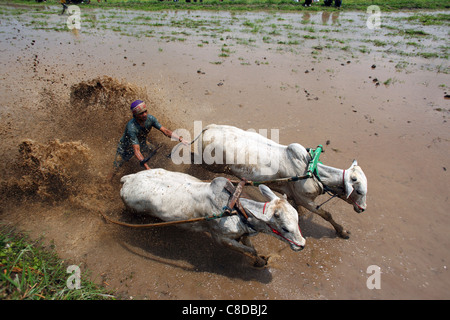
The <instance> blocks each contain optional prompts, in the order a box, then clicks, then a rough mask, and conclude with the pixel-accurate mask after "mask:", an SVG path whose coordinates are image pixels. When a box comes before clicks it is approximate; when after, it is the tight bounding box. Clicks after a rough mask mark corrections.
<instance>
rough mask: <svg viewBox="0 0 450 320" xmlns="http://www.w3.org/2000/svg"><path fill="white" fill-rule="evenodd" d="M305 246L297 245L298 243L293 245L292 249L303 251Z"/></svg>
mask: <svg viewBox="0 0 450 320" xmlns="http://www.w3.org/2000/svg"><path fill="white" fill-rule="evenodd" d="M304 248H305V246H304V245H303V246H297V245H291V249H292V250H294V251H296V252H298V251H302V250H303V249H304Z"/></svg>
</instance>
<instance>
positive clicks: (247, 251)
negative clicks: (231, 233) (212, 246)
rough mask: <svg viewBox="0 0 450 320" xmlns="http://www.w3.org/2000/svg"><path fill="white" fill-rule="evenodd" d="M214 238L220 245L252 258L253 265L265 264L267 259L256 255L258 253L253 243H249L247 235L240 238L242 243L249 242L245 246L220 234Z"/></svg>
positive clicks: (262, 265)
mask: <svg viewBox="0 0 450 320" xmlns="http://www.w3.org/2000/svg"><path fill="white" fill-rule="evenodd" d="M214 239H215V240H216V241H217V242H218V243H219V244H221V245H223V246H225V247H228V248H230V249H231V250H234V251H237V252H240V253H241V254H243V255H245V256H248V257H250V258H252V259H253V261H254V262H253V265H254V266H255V267H264V266H265V265H266V264H267V261H266V260H265V259H264V258H262V257H260V256H258V253H257V252H256V250H255V248H253V245H252V244H251V242H250V240H249V239H248V238H247V237H243V238H242V240H243V242H244V243H247V244H248V243H249V242H250V246H247V245H245V244H241V243H239V241H236V240H234V239H230V238H225V237H220V236H214Z"/></svg>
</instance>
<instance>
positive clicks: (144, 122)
mask: <svg viewBox="0 0 450 320" xmlns="http://www.w3.org/2000/svg"><path fill="white" fill-rule="evenodd" d="M130 110H131V112H132V114H133V119H131V120H130V121H128V123H127V125H126V127H125V132H124V134H123V136H122V138H121V139H120V141H119V145H118V147H117V152H116V157H115V159H114V169H113V172H112V173H111V174H110V175H109V179H110V180H111V179H112V177H113V176H114V174H115V173H116V171H117V169H118V168H120V167H121V166H122V165H123V164H124V163H125V162H127V161H129V160H130V159H131V158H132V157H133V156H135V157H136V158H137V159H138V160H139V161H140V162H142V161H143V160H144V156H143V155H142V153H143V152H144V153H150V148H149V147H148V145H147V136H148V134H149V133H150V130H151V129H152V127H155V128H156V129H158V130H159V131H161V132H162V133H163V134H164V135H166V136H167V137H169V138H174V139H177V140H178V141H180V142H181V143H183V144H184V145H189V143H188V142H187V141H185V140H183V137H180V136H178V135H176V134H174V133H173V132H172V131H171V130H169V129H167V128H165V127H163V126H162V125H161V124H160V123H159V122H158V120H156V118H155V117H154V116H152V115H149V114H148V113H147V106H146V105H145V102H144V101H142V100H136V101H134V102H133V103H132V104H131V107H130ZM141 165H142V166H143V167H145V169H147V170H149V169H150V167H149V166H148V164H147V163H143V164H141Z"/></svg>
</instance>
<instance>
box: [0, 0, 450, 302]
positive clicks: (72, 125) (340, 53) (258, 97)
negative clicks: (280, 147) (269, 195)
mask: <svg viewBox="0 0 450 320" xmlns="http://www.w3.org/2000/svg"><path fill="white" fill-rule="evenodd" d="M1 8H2V10H3V13H4V19H3V18H2V23H1V24H0V31H1V32H0V50H1V53H2V54H1V55H0V66H1V69H2V73H1V77H2V82H1V85H0V97H1V108H0V122H1V129H0V136H1V140H0V141H1V152H2V160H3V161H2V162H1V166H0V170H1V189H2V197H1V211H0V221H1V223H3V224H11V225H14V226H16V227H17V228H18V229H20V230H22V231H25V232H27V233H29V234H30V235H31V236H32V237H35V238H39V237H41V236H43V237H44V239H46V241H48V243H52V244H53V245H54V246H55V248H56V251H57V253H58V254H59V255H60V256H61V257H62V258H63V259H64V260H66V261H67V262H68V263H70V264H76V265H79V266H81V267H82V269H83V270H88V271H89V274H90V278H91V279H92V280H93V281H95V282H97V283H99V284H102V285H104V286H106V287H107V288H110V289H112V290H114V291H115V292H116V296H117V297H119V298H122V299H129V298H135V299H448V298H450V296H449V290H448V287H449V285H450V275H449V271H448V265H449V255H448V249H447V248H448V247H449V246H450V237H449V225H450V216H449V213H448V210H447V209H448V201H449V191H448V190H449V189H448V185H449V177H448V168H450V163H449V150H450V148H449V142H450V140H449V139H450V135H449V133H450V130H449V123H448V116H449V109H450V106H449V103H450V102H449V101H450V100H448V99H445V96H446V95H448V93H449V91H450V83H449V76H448V73H449V72H450V70H449V67H448V57H447V56H446V55H447V51H446V50H447V49H446V48H448V47H449V43H448V30H449V29H448V25H431V26H430V25H427V26H422V25H420V24H418V23H417V21H415V20H401V19H400V18H402V17H410V16H413V15H415V13H401V14H390V15H389V16H386V17H385V20H384V21H385V24H384V25H383V27H382V28H381V29H380V30H369V29H367V27H366V25H365V19H366V18H367V17H365V16H364V15H363V14H361V13H351V12H341V13H340V14H339V15H337V14H335V15H334V17H333V16H328V17H327V15H326V14H322V13H314V14H310V15H307V14H293V13H286V14H283V13H276V14H272V13H254V12H253V13H248V14H247V13H239V14H230V13H225V12H224V13H208V12H192V13H191V12H187V11H186V12H184V11H180V12H159V13H148V12H146V13H145V14H144V13H140V12H135V11H123V12H121V11H114V10H104V11H100V10H89V11H88V10H87V9H84V8H83V10H85V12H86V16H85V17H84V19H85V22H84V23H83V24H82V29H81V30H79V31H78V32H73V31H70V30H68V29H67V27H65V25H64V23H65V20H66V19H67V17H68V16H67V15H65V16H59V15H58V14H57V13H59V11H60V9H59V7H48V8H47V10H53V11H54V12H55V13H54V14H48V13H47V14H44V13H42V12H34V13H33V12H28V13H27V12H25V13H24V12H20V13H18V12H17V11H14V10H17V8H12V7H9V6H2V7H1ZM427 14H430V15H433V14H439V13H435V12H432V13H427ZM39 15H42V16H39ZM144 18H145V19H144ZM399 19H400V20H399ZM43 20H45V21H46V24H44V23H43V22H42V21H43ZM39 21H40V22H39ZM130 21H134V22H133V23H125V22H130ZM142 21H147V23H146V24H143V23H140V24H138V22H142ZM148 21H152V22H151V23H150V22H148ZM405 21H407V22H405ZM118 28H119V29H120V30H119V29H118ZM405 30H410V31H408V32H405ZM411 30H413V31H414V30H416V32H415V33H414V32H412V31H411ZM417 30H422V31H423V32H425V34H421V33H420V32H417ZM145 34H146V35H145ZM375 40H377V41H375ZM408 43H409V44H408ZM425 53H427V54H425ZM137 98H140V99H143V100H146V101H147V102H148V105H150V113H151V114H153V115H154V116H155V117H156V118H157V119H158V120H159V121H160V122H161V123H162V124H163V125H164V126H166V127H168V128H170V129H172V130H174V129H185V132H188V133H191V135H192V136H191V138H193V137H194V122H197V123H198V122H199V121H201V122H202V124H203V126H206V125H207V124H209V123H219V124H230V125H235V126H238V127H241V128H243V129H250V128H252V129H255V130H259V129H267V130H269V132H270V129H279V139H280V142H281V143H283V144H289V143H292V142H297V143H300V144H302V145H304V146H305V147H315V146H317V145H318V144H322V145H324V146H325V153H324V154H323V156H322V158H321V160H322V162H323V163H324V164H327V165H330V166H334V167H338V168H342V169H344V168H347V167H349V166H350V164H351V162H352V160H353V159H357V160H358V163H359V165H360V166H361V167H362V169H363V170H364V172H365V174H366V176H367V178H368V184H369V187H368V208H367V211H365V212H364V213H361V214H357V213H355V212H354V211H353V210H352V208H351V206H349V205H348V204H346V203H344V202H343V201H341V200H338V199H333V200H331V201H330V202H328V203H327V204H325V208H326V209H328V210H330V211H331V212H332V213H333V216H334V218H335V220H336V221H338V222H339V223H341V224H343V225H344V227H345V228H346V229H347V230H350V231H351V237H350V239H348V240H344V239H340V238H338V237H336V235H335V232H334V229H332V227H331V225H329V224H328V223H326V222H325V221H323V220H322V219H321V218H320V217H316V216H314V215H313V214H311V213H309V212H307V211H302V212H301V214H302V215H301V221H300V227H301V230H302V233H303V235H304V236H305V237H306V238H307V245H306V247H305V249H304V250H303V251H301V252H293V251H291V250H290V249H289V246H288V245H287V244H285V243H282V242H280V241H278V240H277V239H275V238H273V237H271V236H269V235H258V236H257V237H255V239H254V240H253V241H254V244H255V247H256V248H257V250H258V251H259V252H260V253H261V254H263V255H266V256H270V257H271V259H270V260H269V262H270V263H269V265H268V267H266V268H264V269H255V268H253V267H252V266H251V263H250V262H249V260H248V259H247V258H244V257H242V256H241V255H239V254H237V253H235V252H231V251H229V250H227V249H224V248H222V247H219V246H218V245H216V244H215V243H214V242H212V240H211V238H210V237H209V236H207V235H204V234H192V233H189V232H187V231H185V230H181V229H179V228H176V227H166V228H159V229H147V230H134V229H127V228H123V227H119V226H115V225H111V224H108V223H106V222H105V221H104V220H103V219H102V218H101V216H100V213H99V212H100V211H103V212H107V213H108V214H110V215H112V216H113V217H116V218H120V219H122V220H125V221H133V222H137V223H142V222H146V221H148V220H147V218H146V217H142V216H133V215H131V214H130V213H129V212H126V211H124V207H123V204H122V202H121V200H120V197H119V190H120V183H119V181H118V179H119V176H120V175H123V174H128V173H131V172H136V171H138V170H141V169H140V167H139V164H138V163H137V162H136V161H131V162H130V163H129V164H127V165H125V166H124V168H123V169H122V170H121V172H120V175H119V176H118V177H116V179H115V180H114V181H113V182H112V183H106V182H105V178H106V176H107V174H108V173H109V171H110V170H111V168H112V162H113V158H114V154H115V151H116V147H117V142H118V139H119V138H120V136H121V135H122V132H123V129H124V125H125V123H126V122H127V121H128V120H129V118H130V115H129V111H128V106H129V104H130V103H131V102H132V101H133V100H134V99H137ZM269 137H270V136H269ZM186 138H187V137H186ZM151 140H152V143H154V144H162V145H163V147H162V148H161V149H160V150H159V151H158V154H157V155H156V156H155V157H154V158H153V159H152V160H151V163H150V164H151V166H152V167H164V168H167V169H169V170H175V171H183V172H188V173H190V174H192V175H195V176H197V177H199V178H202V179H203V178H204V179H208V178H211V177H213V176H214V175H213V174H212V173H209V172H207V171H205V170H204V169H203V168H199V167H197V166H195V165H188V164H185V165H175V164H173V163H172V162H171V161H170V159H168V158H167V157H166V155H167V154H168V153H169V152H170V150H171V148H172V147H173V146H175V144H176V143H175V142H173V141H170V139H167V138H166V137H164V136H163V135H162V134H161V133H159V132H158V131H156V130H154V131H152V132H151ZM326 199H328V198H327V196H323V197H321V198H320V200H322V201H324V200H326ZM320 200H319V201H320ZM371 265H376V266H379V267H380V269H381V278H380V279H381V288H380V289H372V290H370V289H369V288H368V287H367V279H368V278H369V276H370V275H371V274H370V273H367V268H368V267H369V266H371Z"/></svg>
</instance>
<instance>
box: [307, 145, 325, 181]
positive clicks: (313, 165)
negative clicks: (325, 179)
mask: <svg viewBox="0 0 450 320" xmlns="http://www.w3.org/2000/svg"><path fill="white" fill-rule="evenodd" d="M322 150H323V147H322V145H321V144H319V145H318V146H317V149H309V155H310V156H311V161H310V162H309V164H308V170H307V171H306V175H308V176H309V177H310V178H311V177H312V176H313V175H316V177H317V178H318V179H319V180H320V177H319V171H318V170H317V164H318V163H322V162H320V161H319V157H320V154H321V153H322Z"/></svg>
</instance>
